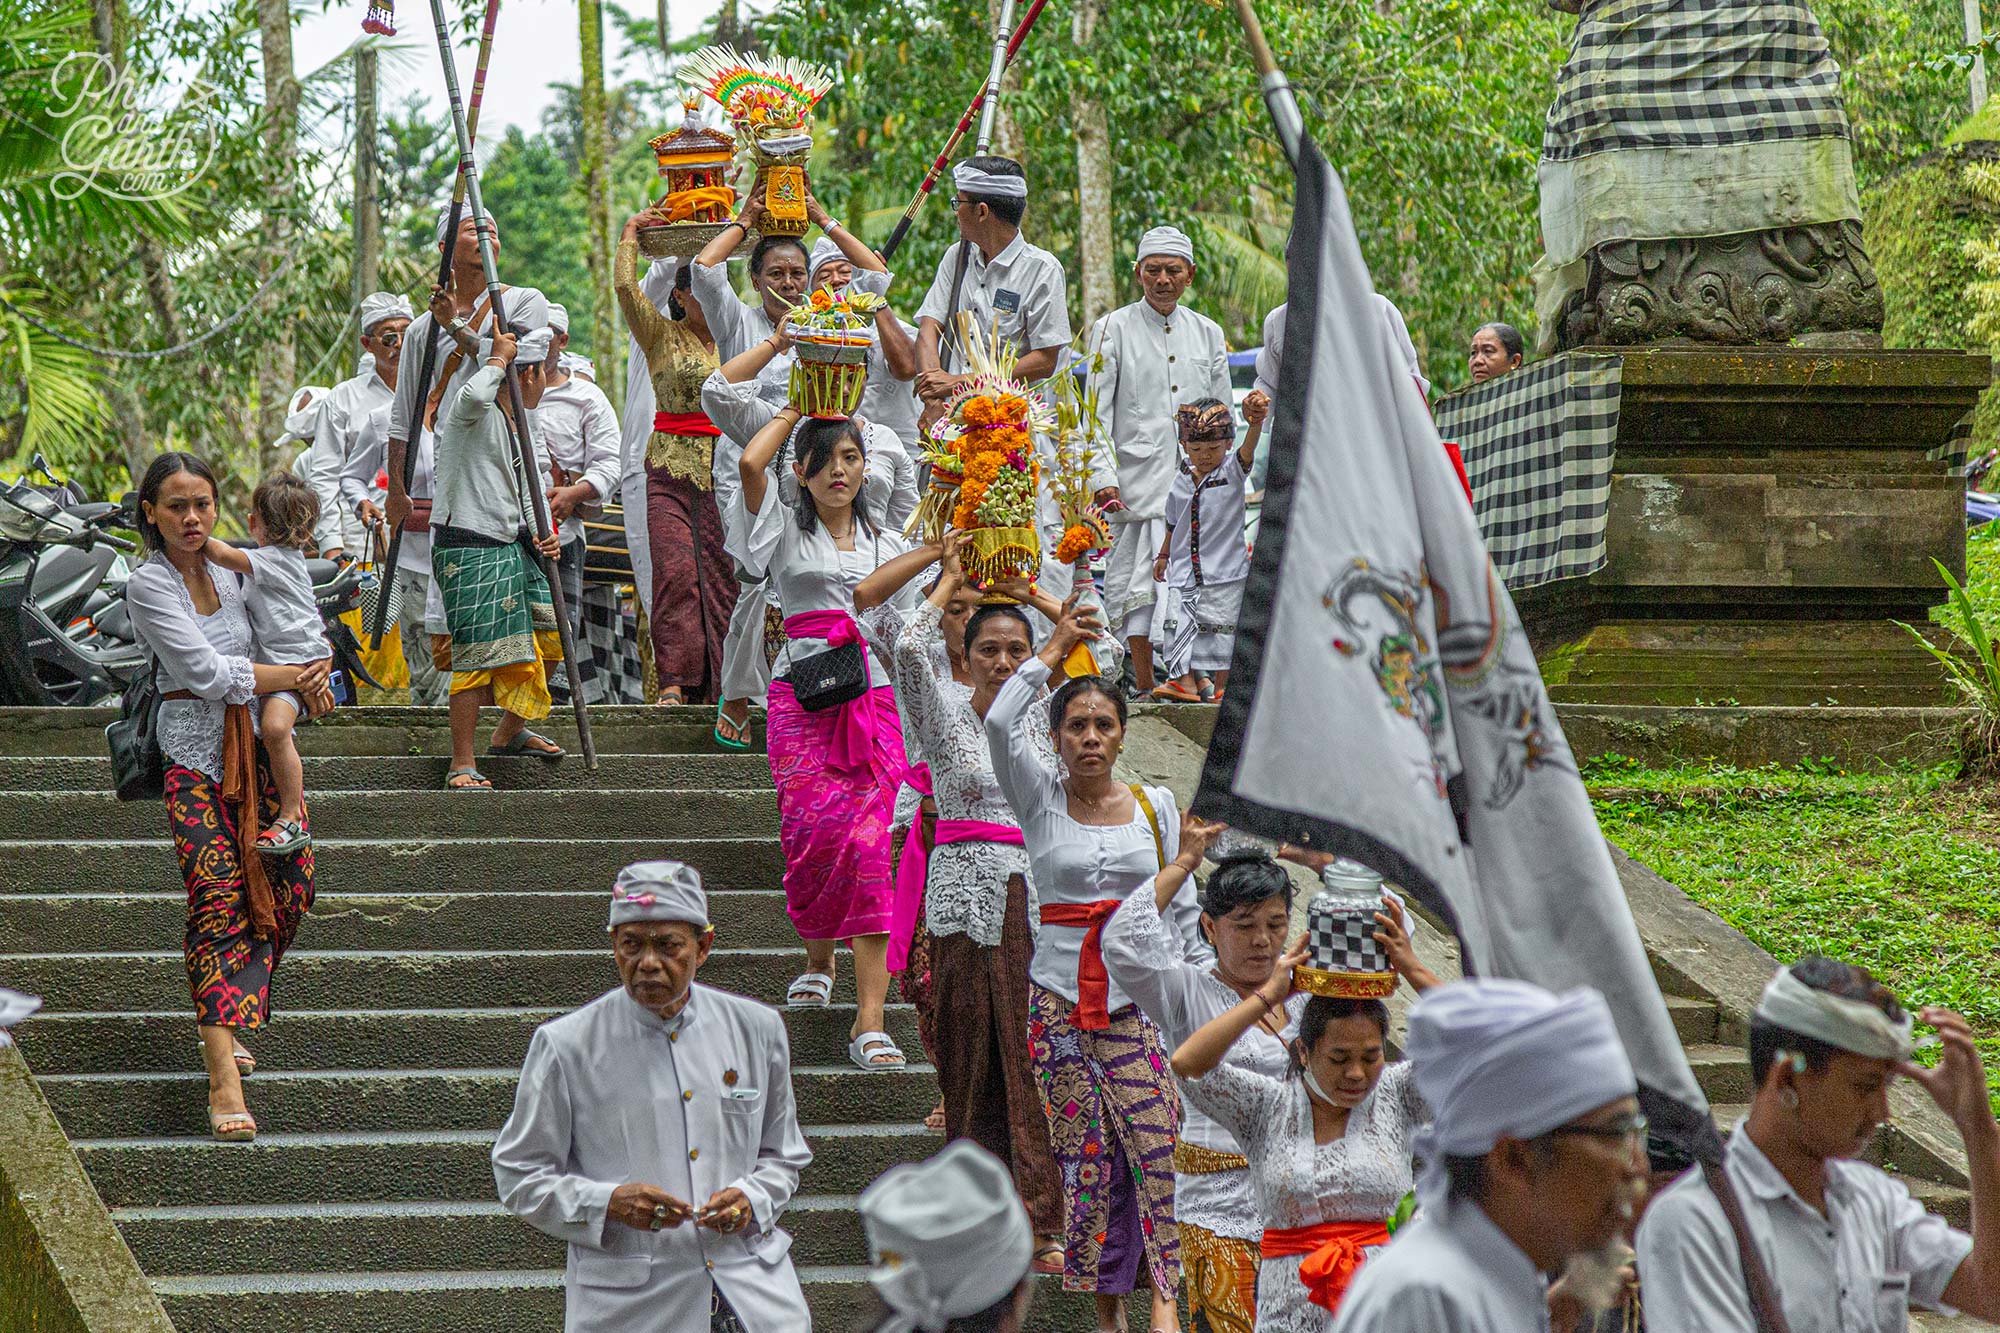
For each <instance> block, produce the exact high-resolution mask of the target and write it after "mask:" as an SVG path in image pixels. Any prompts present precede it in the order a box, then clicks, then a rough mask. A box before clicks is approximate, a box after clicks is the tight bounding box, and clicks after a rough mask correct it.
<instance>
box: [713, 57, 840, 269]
mask: <svg viewBox="0 0 2000 1333" xmlns="http://www.w3.org/2000/svg"><path fill="white" fill-rule="evenodd" d="M681 80H682V81H683V82H684V83H686V84H687V86H688V87H690V88H692V89H694V90H695V91H697V92H701V93H706V94H707V95H708V96H709V97H711V98H713V99H714V100H715V102H716V103H717V104H718V105H719V106H721V107H722V109H723V111H724V112H725V113H726V114H727V115H728V116H729V119H730V120H731V121H732V122H733V123H734V124H735V126H736V132H737V133H738V134H739V135H741V136H742V137H743V139H744V141H745V142H746V143H747V144H748V145H749V147H750V155H751V158H752V160H753V161H755V162H756V164H757V180H758V183H759V184H761V185H762V186H763V187H764V210H765V212H764V231H765V232H766V233H767V234H769V235H772V236H803V235H805V234H806V230H807V228H808V226H809V225H810V224H809V223H808V221H807V218H806V173H805V167H806V159H807V158H808V157H809V156H810V155H811V153H812V142H813V141H812V109H813V107H814V106H816V105H818V103H819V99H820V98H822V97H824V96H826V93H827V90H828V89H829V88H831V87H832V86H833V71H832V70H829V69H827V68H825V67H824V66H820V65H812V64H807V63H806V62H805V61H802V60H793V59H791V58H790V57H787V56H751V55H741V54H739V53H738V52H737V51H736V50H735V49H734V48H733V47H728V46H705V47H703V48H702V49H701V50H699V51H697V52H695V53H694V54H693V55H692V56H690V57H688V60H687V63H686V64H685V65H683V66H682V67H681Z"/></svg>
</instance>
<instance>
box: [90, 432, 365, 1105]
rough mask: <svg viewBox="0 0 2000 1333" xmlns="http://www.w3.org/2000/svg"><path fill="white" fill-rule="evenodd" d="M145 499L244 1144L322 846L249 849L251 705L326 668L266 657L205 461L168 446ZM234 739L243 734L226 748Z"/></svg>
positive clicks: (199, 932) (173, 727)
mask: <svg viewBox="0 0 2000 1333" xmlns="http://www.w3.org/2000/svg"><path fill="white" fill-rule="evenodd" d="M138 505H139V529H140V531H141V532H142V533H143V534H144V535H145V538H146V546H147V548H148V549H149V550H150V551H151V552H152V555H151V557H150V558H149V559H148V560H147V561H146V562H145V563H144V564H142V565H140V566H139V568H137V569H135V570H133V571H132V579H131V582H130V583H128V584H127V585H126V588H125V602H126V606H127V607H128V608H129V610H130V611H131V615H132V626H133V629H134V631H135V632H136V633H137V634H138V636H139V642H140V643H142V644H143V645H145V648H146V651H147V653H148V654H149V655H150V656H151V657H152V659H153V662H154V664H155V666H156V668H157V670H158V673H159V675H158V680H159V687H160V693H161V695H162V699H161V702H160V714H159V721H160V749H161V751H162V752H163V756H164V758H165V760H166V766H167V772H166V796H167V819H168V823H169V824H170V826H171V827H172V830H173V836H174V851H175V852H176V853H177V854H178V856H179V858H180V865H181V877H182V878H183V879H184V880H185V881H186V882H187V891H188V925H187V934H186V942H185V946H184V956H185V958H186V962H187V972H188V989H189V990H190V992H191V993H192V994H193V996H194V1006H195V1022H196V1023H197V1024H198V1025H199V1026H200V1029H201V1043H202V1053H203V1055H204V1057H205V1058H206V1060H207V1064H208V1086H209V1091H208V1106H209V1128H210V1130H211V1132H213V1134H214V1135H215V1137H216V1138H218V1139H223V1140H226V1141H230V1142H242V1141H247V1140H249V1139H252V1138H254V1137H256V1133H257V1122H256V1121H255V1120H253V1119H252V1118H251V1116H250V1113H249V1111H248V1110H247V1109H246V1108H245V1106H244V1103H243V1084H242V1080H241V1075H242V1073H244V1072H247V1071H248V1070H249V1069H251V1068H254V1067H255V1065H256V1061H255V1060H254V1059H253V1058H251V1055H250V1052H249V1051H248V1050H246V1049H245V1048H244V1047H243V1045H242V1043H241V1042H240V1041H238V1040H237V1033H238V1032H239V1031H241V1030H243V1029H246V1028H256V1027H261V1026H262V1025H263V1023H264V1022H265V1020H266V1019H268V1018H269V1017H270V1014H271V974H272V972H273V971H274V970H275V969H276V968H277V965H278V960H279V959H280V958H281V957H283V956H284V952H285V950H286V948H287V947H288V946H289V945H290V944H291V942H292V935H293V933H294V932H295V931H296V930H297V929H298V924H299V919H300V918H301V917H303V916H304V915H305V913H306V910H307V909H308V908H310V907H311V906H312V900H313V885H312V870H313V854H312V848H311V847H310V846H307V847H302V848H300V849H299V850H297V851H294V852H291V853H289V854H286V855H283V856H264V855H261V854H260V853H257V852H255V851H254V850H249V849H247V848H246V846H245V844H246V843H248V842H250V841H252V840H254V838H255V834H254V833H250V834H249V837H247V838H246V837H244V836H242V835H243V834H244V833H246V832H248V825H249V822H250V821H247V820H246V819H245V818H244V817H245V815H246V814H251V813H255V814H256V815H257V816H258V817H259V818H258V822H262V821H268V820H270V819H271V818H273V817H274V816H275V815H276V813H277V803H278V793H277V788H276V787H275V786H274V785H272V783H271V779H270V773H269V771H268V769H267V766H266V765H265V764H264V763H263V762H262V755H261V751H260V749H259V747H258V746H257V744H256V742H255V740H254V739H252V732H251V728H252V719H251V717H250V709H249V708H248V706H247V705H248V704H249V703H250V702H251V700H253V699H254V698H256V696H258V695H259V694H274V693H276V692H278V691H280V690H294V691H297V692H298V693H300V694H301V695H304V696H307V697H312V696H315V695H317V694H318V693H319V692H320V691H321V689H322V688H323V687H324V686H325V684H326V679H327V664H326V662H324V661H319V662H313V663H309V664H307V665H304V666H274V665H269V664H265V663H260V662H257V661H255V660H254V659H255V655H256V648H255V646H254V645H253V643H252V640H251V633H250V618H249V615H248V614H247V613H246V612H245V610H244V606H243V589H242V581H241V580H240V579H239V578H238V577H237V576H236V575H234V574H232V573H230V572H229V571H228V570H225V569H223V568H222V566H220V565H213V564H210V563H209V561H208V558H207V556H206V554H205V552H204V548H205V547H206V546H207V545H208V538H209V534H210V533H211V532H213V531H214V529H215V518H216V485H215V474H214V473H213V472H211V471H209V469H208V465H207V464H206V463H203V462H202V461H201V460H200V459H199V458H196V457H194V456H193V455H192V454H182V453H167V454H162V455H160V456H159V457H158V458H156V459H154V460H153V465H152V466H151V467H150V468H148V469H147V470H146V476H145V479H144V480H143V481H141V482H140V485H139V500H138ZM225 737H229V738H232V739H233V740H234V741H235V742H236V744H235V745H233V746H232V747H230V749H231V751H232V753H230V754H229V755H228V757H227V758H225V747H224V739H225ZM246 756H247V758H248V761H249V764H250V765H251V767H253V768H254V772H251V771H247V770H246V769H245V767H244V761H245V758H246ZM232 778H234V779H236V781H237V783H238V784H240V785H238V786H235V787H232V786H231V783H230V782H229V779H232ZM239 798H240V799H239ZM259 807H260V808H259ZM300 823H301V825H305V826H308V827H309V826H310V825H309V821H308V820H307V819H305V818H301V820H300Z"/></svg>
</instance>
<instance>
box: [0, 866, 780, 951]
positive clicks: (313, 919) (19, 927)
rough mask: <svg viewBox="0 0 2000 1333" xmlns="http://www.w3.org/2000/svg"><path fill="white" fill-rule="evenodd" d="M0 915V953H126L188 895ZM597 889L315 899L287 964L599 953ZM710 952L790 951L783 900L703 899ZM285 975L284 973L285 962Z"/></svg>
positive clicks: (164, 937)
mask: <svg viewBox="0 0 2000 1333" xmlns="http://www.w3.org/2000/svg"><path fill="white" fill-rule="evenodd" d="M5 902H6V907H5V909H4V910H0V953H56V952H83V951H88V950H96V949H107V950H110V949H128V948H130V947H131V946H132V945H133V944H134V943H140V942H147V941H150V942H155V943H163V942H168V941H172V940H175V939H178V938H180V936H181V935H182V933H183V932H184V931H185V930H186V927H187V894H186V893H185V892H183V891H182V890H180V889H175V890H174V891H172V892H165V893H64V894H19V895H15V896H12V897H7V898H5ZM608 903H609V897H608V892H607V890H606V889H595V888H593V889H588V890H584V889H578V890H574V891H569V892H549V891H542V890H538V889H527V890H521V891H512V890H508V889H505V888H500V889H495V890H493V891H490V892H474V893H445V894H364V893H338V892H324V891H322V892H321V893H320V894H319V895H318V898H317V900H316V901H315V902H314V903H313V910H312V912H311V914H310V915H309V916H308V917H307V919H306V921H305V924H304V925H303V926H301V927H300V929H299V933H298V938H297V940H295V941H294V943H293V945H292V950H293V952H292V954H291V955H290V956H291V957H298V956H300V955H301V954H302V953H305V952H308V951H311V950H315V949H397V950H403V949H426V948H433V947H435V946H436V945H438V944H439V943H440V942H445V941H456V942H462V943H464V944H465V945H467V946H468V947H475V946H476V947H481V948H488V949H596V950H598V951H599V952H606V950H607V946H606V943H605V934H604V922H605V916H606V912H607V910H608ZM708 913H709V919H710V920H711V921H712V922H713V923H714V925H715V929H716V945H717V947H718V948H722V947H729V948H745V949H778V948H785V947H787V946H795V945H796V944H797V943H798V932H797V931H795V930H793V929H792V922H791V918H790V917H788V916H787V915H786V914H785V896H784V893H783V892H782V891H781V890H779V889H778V888H777V887H776V885H775V883H774V884H773V886H772V887H771V888H769V889H722V890H717V891H715V892H711V893H710V894H709V895H708ZM285 966H286V967H289V966H290V963H289V962H287V964H286V965H285Z"/></svg>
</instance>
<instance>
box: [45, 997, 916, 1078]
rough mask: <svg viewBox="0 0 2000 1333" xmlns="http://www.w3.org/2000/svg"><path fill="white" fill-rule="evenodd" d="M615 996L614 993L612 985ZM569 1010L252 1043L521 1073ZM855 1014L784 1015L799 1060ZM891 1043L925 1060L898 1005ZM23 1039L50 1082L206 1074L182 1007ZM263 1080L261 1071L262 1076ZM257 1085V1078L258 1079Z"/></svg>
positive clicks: (367, 1021) (352, 1023)
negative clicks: (541, 1037)
mask: <svg viewBox="0 0 2000 1333" xmlns="http://www.w3.org/2000/svg"><path fill="white" fill-rule="evenodd" d="M607 989H609V988H608V987H607ZM568 1012H569V1010H567V1009H346V1010H339V1011H328V1010H319V1011H313V1010H293V1009H285V1008H281V1009H279V1011H278V1013H277V1016H276V1018H275V1019H274V1021H273V1022H272V1023H271V1024H270V1026H268V1027H266V1028H262V1029H259V1030H258V1031H257V1032H256V1033H255V1034H254V1035H251V1036H249V1037H247V1038H246V1040H247V1041H248V1043H249V1045H250V1046H251V1048H252V1049H253V1050H255V1051H256V1052H257V1058H258V1059H259V1060H260V1061H263V1062H265V1064H266V1066H267V1067H268V1069H269V1070H270V1071H271V1072H274V1073H275V1072H278V1071H281V1070H288V1069H290V1070H298V1069H346V1070H358V1069H507V1068H514V1069H519V1068H520V1066H521V1061H522V1060H523V1059H525V1058H526V1057H527V1054H528V1039H529V1037H531V1036H532V1035H533V1034H534V1031H535V1029H536V1028H537V1027H539V1026H541V1025H542V1024H543V1023H546V1022H548V1021H549V1020H550V1019H552V1018H559V1017H561V1016H562V1015H563V1014H565V1013H568ZM853 1026H854V1006H853V1005H847V1004H839V1005H833V1006H831V1007H829V1008H825V1009H793V1010H788V1011H786V1013H785V1028H786V1030H787V1031H788V1032H789V1033H790V1034H791V1043H792V1061H793V1063H794V1064H802V1065H833V1064H840V1063H842V1062H843V1061H845V1060H846V1059H847V1034H848V1031H849V1029H851V1028H852V1027H853ZM886 1026H887V1028H888V1031H889V1035H890V1036H892V1037H894V1038H895V1039H896V1041H897V1043H898V1044H899V1045H901V1046H902V1048H903V1050H904V1051H905V1052H907V1053H908V1054H910V1056H911V1057H912V1058H913V1059H921V1058H922V1054H923V1047H922V1045H921V1044H920V1043H919V1042H918V1040H917V1017H916V1011H915V1010H913V1009H911V1008H910V1007H909V1006H908V1005H895V1004H892V1005H890V1006H889V1008H888V1011H887V1014H886ZM14 1037H15V1040H16V1042H17V1043H18V1044H19V1046H20V1048H21V1053H22V1055H24V1056H25V1057H26V1058H27V1061H28V1066H29V1068H30V1069H32V1070H33V1071H34V1072H35V1074H36V1075H37V1076H38V1077H41V1076H46V1075H49V1074H106V1073H124V1072H137V1073H181V1072H186V1071H189V1070H198V1069H200V1068H201V1049H200V1047H199V1045H198V1044H197V1042H196V1038H195V1028H194V1017H193V1015H192V1014H190V1013H189V1012H188V1009H187V1005H186V1004H185V1002H183V1003H182V1004H181V1005H180V1006H178V1007H176V1008H174V1009H172V1010H163V1011H160V1012H157V1013H143V1014H141V1013H92V1012H85V1013H73V1014H60V1013H59V1014H37V1015H36V1016H35V1018H34V1020H33V1021H32V1022H28V1023H23V1024H22V1025H21V1026H20V1027H19V1028H17V1029H15V1031H14ZM263 1076H264V1073H263V1070H261V1069H260V1071H259V1073H258V1074H257V1077H258V1078H262V1077H263ZM253 1081H254V1080H253Z"/></svg>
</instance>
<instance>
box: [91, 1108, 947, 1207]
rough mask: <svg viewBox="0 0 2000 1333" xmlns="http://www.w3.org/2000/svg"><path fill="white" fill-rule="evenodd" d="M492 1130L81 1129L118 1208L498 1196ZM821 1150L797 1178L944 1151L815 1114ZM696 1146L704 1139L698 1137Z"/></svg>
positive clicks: (856, 1186) (810, 1188)
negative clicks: (217, 1133) (129, 1132)
mask: <svg viewBox="0 0 2000 1333" xmlns="http://www.w3.org/2000/svg"><path fill="white" fill-rule="evenodd" d="M497 1133H498V1130H497V1128H496V1129H479V1130H444V1129H401V1130H376V1131H372V1132H369V1133H312V1134H297V1133H281V1132H269V1131H266V1132H261V1133H259V1134H258V1136H257V1140H256V1142H254V1143H217V1142H215V1141H214V1140H212V1139H208V1138H131V1139H78V1140H74V1143H75V1147H76V1152H77V1157H78V1159H79V1160H80V1161H81V1162H82V1163H83V1166H84V1169H85V1170H86V1171H88V1172H89V1173H90V1180H91V1183H92V1184H93V1185H95V1186H96V1187H97V1193H98V1195H99V1197H101V1198H102V1199H103V1200H104V1202H105V1203H106V1204H107V1205H109V1206H110V1207H113V1208H124V1207H162V1206H182V1205H188V1204H214V1203H234V1204H239V1205H243V1206H246V1207H255V1206H257V1205H259V1204H261V1203H262V1202H263V1201H264V1200H266V1199H286V1200H290V1201H294V1202H301V1201H310V1202H316V1203H380V1202H388V1201H395V1200H408V1201H411V1202H421V1201H424V1200H461V1201H473V1202H485V1201H487V1200H490V1199H492V1198H493V1166H492V1162H491V1160H490V1158H489V1153H490V1152H491V1151H492V1148H493V1140H494V1137H495V1135H496V1134H497ZM806 1142H807V1143H808V1145H809V1146H810V1147H811V1148H812V1152H813V1160H812V1161H811V1163H810V1164H808V1165H807V1167H806V1169H805V1170H804V1171H803V1172H802V1173H801V1174H800V1177H799V1189H800V1190H801V1191H802V1192H809V1193H814V1194H858V1193H859V1192H860V1191H861V1190H862V1188H863V1187H864V1186H866V1185H867V1184H868V1182H870V1181H872V1180H873V1179H875V1177H877V1176H879V1175H881V1174H882V1173H883V1172H884V1171H886V1170H888V1169H889V1168H890V1167H892V1166H894V1165H895V1164H896V1163H898V1162H908V1161H915V1160H917V1159H919V1158H923V1157H927V1156H929V1155H930V1154H931V1153H934V1152H936V1151H937V1148H938V1143H937V1138H936V1136H934V1135H932V1134H931V1133H929V1132H928V1131H927V1130H925V1129H924V1127H923V1125H922V1124H921V1123H914V1124H908V1123H906V1124H893V1123H870V1124H851V1125H814V1126H812V1127H811V1129H810V1131H809V1132H808V1133H807V1134H806ZM693 1146H694V1148H695V1150H697V1151H699V1149H700V1147H701V1145H700V1144H695V1145H693Z"/></svg>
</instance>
